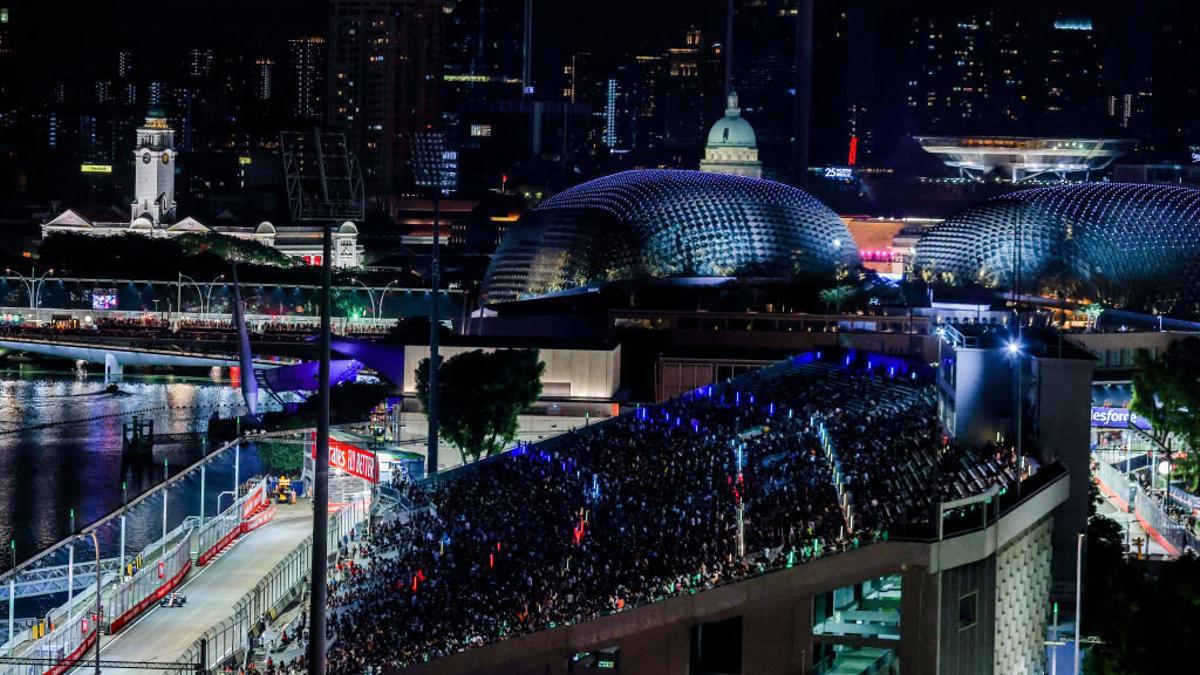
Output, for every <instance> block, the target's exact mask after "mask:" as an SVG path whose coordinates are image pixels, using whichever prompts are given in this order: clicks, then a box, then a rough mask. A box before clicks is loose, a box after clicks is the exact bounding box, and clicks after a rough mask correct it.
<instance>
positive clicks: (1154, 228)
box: [915, 183, 1200, 313]
mask: <svg viewBox="0 0 1200 675" xmlns="http://www.w3.org/2000/svg"><path fill="white" fill-rule="evenodd" d="M915 268H916V270H917V271H918V273H920V274H922V275H923V276H925V277H926V278H928V279H931V280H939V281H944V282H950V283H977V284H981V285H983V286H988V287H1005V288H1011V287H1012V282H1013V279H1014V277H1015V278H1016V279H1017V281H1018V282H1019V285H1020V287H1021V289H1022V291H1023V292H1025V293H1042V294H1056V295H1059V296H1060V297H1065V298H1073V299H1085V298H1090V299H1098V300H1100V301H1101V302H1103V303H1104V304H1106V305H1109V306H1117V307H1129V308H1133V309H1144V310H1155V311H1159V312H1164V313H1165V312H1181V311H1182V312H1189V313H1190V312H1194V311H1195V310H1196V308H1197V305H1198V304H1200V293H1198V292H1197V290H1196V289H1197V286H1196V283H1195V277H1196V274H1197V273H1198V272H1200V190H1198V189H1195V188H1191V187H1183V186H1179V185H1152V184H1142V183H1079V184H1071V185H1056V186H1051V187H1039V188H1033V189H1028V190H1020V191H1017V192H1012V193H1009V194H1006V195H1002V196H999V197H995V198H993V199H990V200H988V201H986V202H984V203H982V204H980V205H977V206H974V207H971V208H969V209H966V210H965V211H962V212H960V213H958V214H957V215H955V216H953V217H951V218H949V219H948V220H946V222H944V223H942V224H941V225H939V226H937V227H935V228H934V229H933V230H932V231H931V232H930V233H929V234H927V235H926V236H925V237H923V238H922V239H921V241H920V242H919V243H918V244H917V249H916V260H915ZM1018 269H1019V270H1020V275H1019V276H1016V275H1014V271H1015V270H1018Z"/></svg>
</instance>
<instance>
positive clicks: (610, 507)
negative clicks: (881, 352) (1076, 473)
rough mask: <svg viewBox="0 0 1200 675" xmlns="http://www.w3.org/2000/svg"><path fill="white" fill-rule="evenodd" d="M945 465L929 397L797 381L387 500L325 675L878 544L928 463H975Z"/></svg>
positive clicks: (954, 475) (725, 395) (692, 397)
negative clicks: (826, 439)
mask: <svg viewBox="0 0 1200 675" xmlns="http://www.w3.org/2000/svg"><path fill="white" fill-rule="evenodd" d="M877 378H878V379H877ZM822 425H825V427H826V428H827V429H829V430H830V437H831V438H832V441H833V443H834V444H835V445H839V444H840V447H839V448H838V450H837V456H838V457H839V458H840V461H841V462H842V466H841V469H840V470H841V471H842V472H843V473H844V474H845V488H844V489H848V490H849V491H850V493H851V495H852V496H851V499H850V504H849V506H850V508H848V509H847V508H844V506H843V503H842V502H841V501H840V499H839V494H838V490H839V488H838V487H837V486H836V485H835V481H834V477H833V460H832V459H831V457H830V454H829V453H828V452H827V451H826V450H825V448H824V446H823V443H822V440H821V435H820V433H819V429H820V428H821V426H822ZM955 452H957V449H956V448H954V447H953V446H947V445H945V444H943V442H942V439H941V437H940V434H939V432H938V430H937V425H936V421H935V415H934V407H933V398H932V392H931V388H930V387H929V386H927V385H919V384H916V383H912V384H909V385H900V384H899V383H898V382H897V381H894V380H891V379H890V378H886V377H879V376H878V375H877V374H862V373H852V372H851V371H850V370H849V369H837V368H833V367H831V366H826V365H823V364H809V365H804V366H787V367H776V368H772V369H768V370H766V371H760V372H758V373H755V374H752V375H750V376H745V377H742V378H739V379H737V380H734V381H733V382H731V383H729V384H727V385H725V386H719V387H705V388H703V389H699V390H696V391H693V392H690V393H689V394H687V395H685V396H682V397H680V398H678V399H675V400H673V401H671V402H668V403H666V404H663V405H660V406H655V407H650V408H641V409H639V410H638V411H636V413H634V414H630V415H625V416H622V417H619V418H615V419H613V420H610V421H608V422H605V423H603V424H599V425H594V426H593V427H591V428H588V429H586V430H580V431H574V432H570V433H568V434H565V435H563V436H560V437H558V438H557V439H554V440H552V441H550V442H546V443H542V444H539V445H538V446H529V447H522V448H518V449H516V450H513V451H511V452H509V453H507V454H506V455H502V456H499V457H496V458H493V459H490V460H486V461H483V462H480V463H478V464H475V465H470V466H467V467H464V468H463V469H461V470H459V471H457V472H454V473H453V474H452V475H448V476H444V477H442V478H441V479H439V480H437V481H435V482H430V483H424V484H420V485H409V484H404V485H400V486H398V487H399V489H401V490H402V491H403V496H404V498H405V500H406V502H407V503H410V504H412V506H413V508H412V509H410V510H408V511H406V512H404V513H403V514H401V515H400V517H398V518H397V519H395V520H393V521H391V522H390V523H387V524H385V525H383V526H382V527H379V528H377V529H376V530H375V532H374V533H373V536H372V538H371V539H370V541H369V542H367V544H366V545H364V546H363V547H362V548H361V549H360V550H359V551H358V553H357V556H356V560H357V562H356V563H355V564H353V565H351V566H350V567H349V568H348V569H339V570H338V571H337V572H336V573H335V576H334V580H333V583H332V586H331V590H330V596H329V602H330V606H331V608H332V612H331V617H330V625H331V628H332V629H333V631H334V632H335V633H336V638H335V640H334V643H333V645H332V647H331V649H330V652H329V666H330V672H332V673H354V674H359V673H364V672H371V671H372V670H378V669H381V668H382V669H384V670H386V669H388V668H394V667H402V666H404V665H405V664H410V663H414V662H418V661H421V660H423V659H426V658H432V657H437V656H442V655H446V654H450V653H453V652H456V651H460V650H463V649H466V648H469V647H471V646H477V645H482V644H486V643H489V642H492V641H495V640H498V639H503V638H505V637H507V636H512V635H518V634H522V633H527V632H531V631H536V630H540V629H544V628H550V627H555V626H558V625H563V624H571V623H576V622H580V621H585V620H588V619H591V618H594V617H596V616H600V615H603V614H606V613H610V612H616V611H621V610H624V609H627V608H631V607H635V606H638V605H642V604H645V603H649V602H654V601H656V600H660V599H663V598H666V597H670V596H673V595H676V594H680V593H686V592H691V591H695V590H703V589H706V588H711V587H713V586H716V585H720V584H724V583H728V582H731V581H736V580H739V579H743V578H745V577H747V576H750V575H754V574H760V573H763V572H767V571H771V570H776V569H781V568H785V567H790V566H792V565H794V564H799V563H803V562H805V561H807V560H810V559H812V558H816V557H820V556H822V555H826V554H829V553H832V552H837V551H842V550H846V549H848V548H852V547H857V546H859V545H863V544H866V543H869V542H872V541H878V540H880V539H885V538H886V537H887V536H888V535H887V529H888V527H889V525H891V524H893V523H900V522H902V521H903V520H904V519H905V518H918V519H919V518H921V517H926V518H927V517H928V513H929V508H928V505H929V504H930V503H931V502H932V500H934V499H935V498H936V496H937V495H938V494H939V493H941V492H943V491H945V490H946V489H947V488H945V487H943V486H939V485H937V484H935V483H931V482H927V481H929V480H930V479H931V478H933V479H934V480H936V479H937V477H938V474H937V472H936V471H934V470H926V468H925V464H926V461H925V460H926V458H928V459H930V460H931V461H933V463H934V466H935V467H946V468H948V469H949V468H955V467H957V466H959V465H960V464H962V462H965V461H973V459H972V458H971V457H967V459H958V458H953V457H950V458H947V456H946V455H948V454H953V453H955ZM985 458H986V455H985ZM914 465H915V466H914ZM995 475H997V476H998V475H1000V474H995ZM904 476H909V477H910V478H909V479H908V480H912V481H914V482H913V483H912V484H911V485H907V484H906V487H905V489H903V490H899V491H898V490H897V485H896V481H897V480H898V479H900V480H905V479H904V478H903V477H904ZM945 476H946V477H948V478H949V479H950V480H951V481H957V480H959V477H960V472H958V471H947V472H946V474H945ZM951 492H953V490H951ZM852 513H853V514H854V515H855V517H856V518H857V522H855V523H854V524H853V527H851V518H850V515H851V514H852ZM739 519H741V521H742V525H743V526H742V527H741V528H739V525H738V523H739Z"/></svg>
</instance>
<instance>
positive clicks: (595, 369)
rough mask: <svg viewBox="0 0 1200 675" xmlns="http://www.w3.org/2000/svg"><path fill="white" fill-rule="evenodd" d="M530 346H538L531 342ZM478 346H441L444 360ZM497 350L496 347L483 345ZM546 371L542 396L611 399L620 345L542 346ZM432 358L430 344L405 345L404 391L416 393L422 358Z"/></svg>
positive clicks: (618, 371) (615, 387)
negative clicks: (604, 347)
mask: <svg viewBox="0 0 1200 675" xmlns="http://www.w3.org/2000/svg"><path fill="white" fill-rule="evenodd" d="M529 348H530V349H534V348H537V345H536V344H530V345H529ZM475 349H480V348H478V347H452V346H442V347H441V348H440V350H439V353H440V354H441V357H442V359H443V362H444V361H445V359H449V358H450V357H452V356H454V355H456V354H461V353H463V352H469V351H473V350H475ZM482 349H484V350H485V351H489V352H490V351H495V349H493V348H482ZM539 351H540V353H541V358H542V361H543V362H544V363H545V364H546V370H545V372H544V373H543V374H542V389H543V391H542V396H543V398H547V397H553V398H594V399H602V400H605V399H611V398H612V397H613V395H614V394H616V393H617V390H618V389H620V388H621V347H620V346H619V345H618V346H616V347H614V348H612V349H539ZM427 358H429V347H427V346H423V345H406V346H405V347H404V363H405V364H406V371H407V372H405V374H404V394H405V395H406V396H413V395H415V394H416V391H417V383H416V369H417V364H419V363H420V362H421V360H422V359H427Z"/></svg>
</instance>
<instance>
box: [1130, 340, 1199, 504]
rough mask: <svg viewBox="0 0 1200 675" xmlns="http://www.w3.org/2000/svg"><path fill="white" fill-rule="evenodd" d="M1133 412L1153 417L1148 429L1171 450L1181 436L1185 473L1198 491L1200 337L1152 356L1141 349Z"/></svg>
mask: <svg viewBox="0 0 1200 675" xmlns="http://www.w3.org/2000/svg"><path fill="white" fill-rule="evenodd" d="M1134 366H1135V370H1134V374H1133V405H1132V406H1131V408H1132V410H1133V412H1135V413H1137V414H1138V415H1141V416H1142V417H1144V418H1146V419H1147V420H1149V421H1150V424H1151V425H1153V427H1154V428H1153V430H1152V431H1150V432H1148V433H1149V435H1150V436H1151V438H1152V439H1153V440H1154V442H1155V443H1157V444H1158V445H1159V446H1160V447H1162V448H1163V449H1165V450H1166V451H1168V452H1172V444H1173V442H1174V441H1175V440H1176V439H1178V440H1179V441H1181V442H1182V444H1183V445H1184V451H1185V453H1186V455H1185V458H1184V460H1183V461H1182V462H1181V463H1180V469H1181V470H1182V475H1183V477H1184V478H1185V480H1186V481H1187V482H1188V484H1189V489H1190V491H1192V492H1195V491H1196V490H1197V489H1198V488H1200V456H1198V454H1200V338H1196V337H1189V338H1185V339H1183V340H1177V341H1175V342H1172V343H1171V346H1170V347H1168V348H1167V350H1166V351H1165V352H1163V353H1162V354H1159V355H1158V356H1151V354H1150V353H1149V352H1148V351H1146V350H1139V351H1138V353H1137V357H1136V359H1135V362H1134Z"/></svg>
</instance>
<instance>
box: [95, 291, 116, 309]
mask: <svg viewBox="0 0 1200 675" xmlns="http://www.w3.org/2000/svg"><path fill="white" fill-rule="evenodd" d="M116 308H117V289H115V288H94V289H92V309H116Z"/></svg>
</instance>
